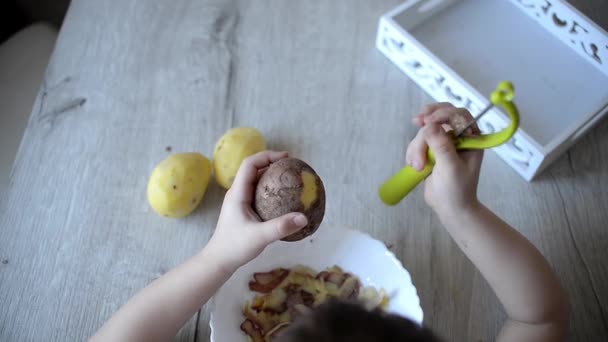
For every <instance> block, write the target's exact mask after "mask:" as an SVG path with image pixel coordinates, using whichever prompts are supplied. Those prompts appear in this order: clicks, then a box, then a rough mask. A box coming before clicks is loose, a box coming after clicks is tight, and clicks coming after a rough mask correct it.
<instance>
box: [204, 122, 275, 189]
mask: <svg viewBox="0 0 608 342" xmlns="http://www.w3.org/2000/svg"><path fill="white" fill-rule="evenodd" d="M265 149H266V141H264V137H263V136H262V134H261V133H260V132H259V131H258V130H257V129H255V128H253V127H237V128H233V129H231V130H229V131H228V132H226V133H225V134H224V135H223V136H222V137H221V138H220V140H219V141H218V142H217V144H215V149H214V151H213V172H214V174H215V180H216V181H217V184H219V185H220V186H221V187H222V188H224V189H226V190H227V189H229V188H230V187H231V186H232V182H233V181H234V177H235V176H236V173H237V171H238V170H239V167H240V166H241V163H242V162H243V160H244V159H245V158H247V157H249V156H251V155H252V154H256V153H258V152H261V151H264V150H265Z"/></svg>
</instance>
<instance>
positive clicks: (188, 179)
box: [148, 153, 211, 218]
mask: <svg viewBox="0 0 608 342" xmlns="http://www.w3.org/2000/svg"><path fill="white" fill-rule="evenodd" d="M210 177H211V163H210V162H209V159H207V158H205V157H204V156H203V155H201V154H199V153H178V154H173V155H170V156H169V157H167V158H165V160H163V161H161V162H160V163H159V164H158V165H157V166H156V168H154V171H152V175H151V176H150V180H149V181H148V202H149V203H150V206H151V207H152V209H154V211H155V212H157V213H158V214H159V215H162V216H166V217H173V218H180V217H184V216H186V215H188V214H190V213H191V212H192V211H193V210H194V209H196V207H197V206H198V205H199V204H200V203H201V200H202V199H203V196H204V195H205V191H206V190H207V185H208V184H209V178H210Z"/></svg>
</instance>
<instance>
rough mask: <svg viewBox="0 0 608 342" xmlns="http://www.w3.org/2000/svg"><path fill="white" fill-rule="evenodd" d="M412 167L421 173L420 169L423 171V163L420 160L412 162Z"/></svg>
mask: <svg viewBox="0 0 608 342" xmlns="http://www.w3.org/2000/svg"><path fill="white" fill-rule="evenodd" d="M412 167H413V168H414V169H416V170H418V171H420V169H422V163H421V162H420V161H419V160H414V161H413V162H412Z"/></svg>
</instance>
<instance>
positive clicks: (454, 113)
mask: <svg viewBox="0 0 608 342" xmlns="http://www.w3.org/2000/svg"><path fill="white" fill-rule="evenodd" d="M471 120H473V117H472V116H471V114H470V113H469V111H468V110H466V109H464V108H454V107H444V108H440V109H438V110H436V111H434V112H433V113H431V114H429V115H427V116H425V117H424V123H425V124H426V123H430V122H436V123H447V124H449V125H450V126H452V127H455V126H458V125H459V123H464V125H465V126H466V124H467V123H469V122H471Z"/></svg>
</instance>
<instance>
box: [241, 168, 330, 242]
mask: <svg viewBox="0 0 608 342" xmlns="http://www.w3.org/2000/svg"><path fill="white" fill-rule="evenodd" d="M253 207H254V209H255V211H256V212H257V214H258V216H260V218H261V219H262V220H264V221H268V220H271V219H273V218H276V217H279V216H282V215H285V214H287V213H290V212H294V211H297V212H301V213H302V214H304V215H306V217H307V218H308V225H306V227H304V228H302V229H301V230H300V231H298V232H297V233H295V234H292V235H289V236H288V237H286V238H284V239H283V241H298V240H302V239H303V238H305V237H307V236H309V235H311V234H313V233H314V232H315V231H316V230H317V228H319V225H320V224H321V221H323V215H324V214H325V188H324V187H323V182H322V181H321V178H319V176H318V175H317V173H316V172H315V171H314V170H313V169H312V168H311V167H310V166H309V165H308V164H306V163H305V162H303V161H301V160H299V159H295V158H285V159H281V160H279V161H277V162H275V163H273V164H271V165H270V166H269V167H268V170H266V172H264V174H262V177H260V180H259V182H258V185H257V187H256V190H255V198H254V203H253Z"/></svg>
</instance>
